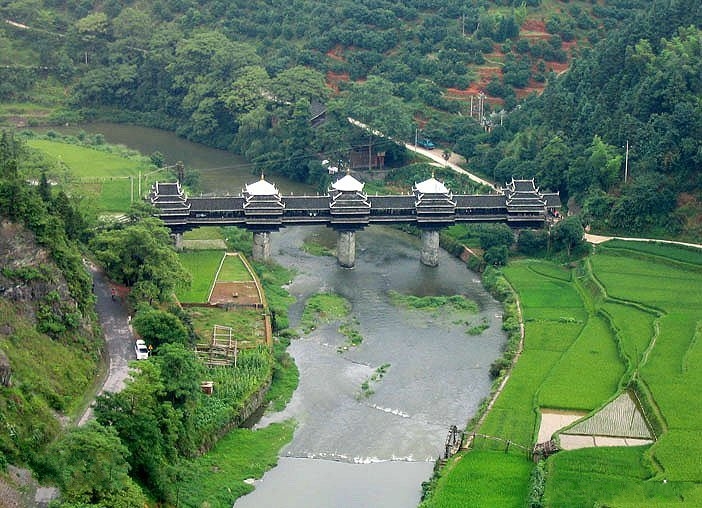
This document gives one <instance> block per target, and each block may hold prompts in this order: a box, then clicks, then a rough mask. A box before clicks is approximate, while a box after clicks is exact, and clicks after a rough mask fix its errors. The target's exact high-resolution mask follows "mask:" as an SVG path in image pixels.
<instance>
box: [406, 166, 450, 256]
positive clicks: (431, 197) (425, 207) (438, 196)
mask: <svg viewBox="0 0 702 508" xmlns="http://www.w3.org/2000/svg"><path fill="white" fill-rule="evenodd" d="M412 192H413V193H414V198H415V200H414V206H415V209H416V213H417V226H419V229H420V230H421V232H422V251H421V253H420V256H419V260H420V261H421V262H422V264H424V265H427V266H438V264H439V230H440V229H442V228H445V227H447V226H451V225H453V224H454V223H455V218H456V202H455V201H454V199H453V194H452V193H451V191H450V190H448V189H447V188H446V186H445V185H444V184H443V183H441V182H439V181H438V180H436V179H435V178H434V175H432V176H431V178H429V179H428V180H424V181H423V182H420V183H415V184H414V187H413V188H412Z"/></svg>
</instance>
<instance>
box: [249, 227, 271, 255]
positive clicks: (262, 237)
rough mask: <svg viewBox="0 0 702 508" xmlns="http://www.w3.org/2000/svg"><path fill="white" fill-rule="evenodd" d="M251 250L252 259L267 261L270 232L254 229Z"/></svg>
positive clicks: (269, 250)
mask: <svg viewBox="0 0 702 508" xmlns="http://www.w3.org/2000/svg"><path fill="white" fill-rule="evenodd" d="M251 250H252V255H253V256H252V257H253V259H254V261H263V262H265V261H269V260H270V259H271V232H270V231H254V232H253V246H252V249H251Z"/></svg>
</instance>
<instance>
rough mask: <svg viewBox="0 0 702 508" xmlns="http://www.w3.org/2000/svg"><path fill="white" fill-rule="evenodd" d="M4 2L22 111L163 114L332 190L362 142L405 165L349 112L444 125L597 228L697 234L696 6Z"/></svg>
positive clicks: (384, 127)
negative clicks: (329, 176) (330, 175)
mask: <svg viewBox="0 0 702 508" xmlns="http://www.w3.org/2000/svg"><path fill="white" fill-rule="evenodd" d="M0 13H1V14H2V18H3V20H5V21H4V23H3V24H2V28H0V48H1V49H2V51H1V52H0V65H3V67H2V68H0V75H1V76H2V80H1V81H0V100H1V101H2V103H3V104H4V105H3V107H2V110H1V111H0V115H1V116H2V118H4V119H5V121H6V122H10V123H11V122H14V123H15V124H16V125H22V124H23V123H24V124H27V123H29V124H31V123H32V122H47V121H49V122H60V123H65V122H71V123H73V122H78V121H84V120H90V119H94V118H103V119H111V120H117V121H124V122H136V123H141V124H146V125H152V126H159V127H163V128H167V129H171V130H175V131H176V132H178V133H179V134H181V135H183V136H185V137H188V138H189V139H192V140H195V141H199V142H203V143H207V144H209V145H212V146H217V147H221V148H226V149H229V150H232V151H234V152H237V153H241V154H243V155H244V156H246V157H247V158H248V159H249V160H251V161H254V162H256V163H257V164H258V168H257V169H258V170H261V171H265V172H266V173H283V174H286V175H288V176H291V177H293V178H295V179H298V180H301V181H308V182H312V183H320V182H321V183H322V185H324V184H325V182H324V174H325V171H324V169H323V168H322V167H321V165H320V163H319V161H320V160H322V159H329V160H345V159H347V158H348V157H349V152H350V151H351V150H353V149H359V150H360V149H365V150H368V148H367V147H370V150H373V151H376V152H385V154H386V155H385V162H386V163H387V164H395V163H399V162H402V161H403V160H404V150H402V149H400V148H399V147H397V146H395V145H393V144H389V143H387V142H384V141H383V140H382V139H378V138H374V136H368V135H367V133H365V132H363V131H362V130H360V129H358V128H354V127H352V126H350V125H349V124H348V122H347V121H346V118H347V117H348V116H353V117H355V118H357V119H358V120H360V121H362V122H365V123H367V124H370V125H372V126H373V127H375V128H376V129H377V130H379V131H381V132H383V133H385V134H387V135H389V136H392V137H393V138H395V139H402V140H406V141H409V140H412V139H414V138H415V137H416V136H418V135H420V133H421V135H422V136H427V137H430V138H432V139H433V140H434V141H435V142H438V143H439V145H440V146H441V147H442V148H444V149H447V150H455V151H457V152H458V153H460V154H462V155H464V156H466V157H467V158H468V165H469V167H470V169H471V170H473V171H476V172H478V173H481V174H483V175H484V176H486V177H488V178H493V179H495V180H497V181H498V182H499V181H504V180H507V179H509V178H511V176H529V177H531V176H536V177H537V178H538V182H539V184H540V185H541V186H542V187H544V188H551V189H557V190H560V191H561V192H562V193H563V197H564V198H566V200H567V199H568V198H572V199H571V201H570V208H571V210H575V211H578V210H580V209H582V211H583V213H584V218H585V221H586V222H587V223H589V224H592V225H593V226H595V227H597V228H598V229H600V230H602V229H605V230H618V229H622V228H623V227H626V228H627V229H629V230H631V229H632V228H633V229H634V231H633V232H634V233H641V234H643V233H651V232H654V233H657V234H661V235H666V236H687V237H695V236H696V235H697V236H698V235H699V228H700V224H699V216H700V204H699V203H700V190H699V168H700V155H699V153H700V145H699V143H700V141H699V140H700V135H699V133H700V128H701V127H700V125H701V123H702V120H701V119H700V118H701V117H702V114H701V113H700V105H699V96H700V83H699V75H700V72H699V65H700V64H699V61H700V58H699V56H700V55H699V52H700V50H699V47H700V42H699V41H700V32H699V30H700V18H699V14H698V13H697V10H696V9H690V8H689V2H686V1H682V0H656V1H654V2H648V1H643V0H604V1H592V0H591V1H586V0H572V1H561V0H528V1H512V0H472V1H448V2H443V1H442V2H438V1H433V0H418V1H408V2H391V1H385V0H375V1H360V2H352V1H350V0H339V1H336V2H333V3H332V4H329V3H323V4H320V3H319V2H310V1H304V0H297V1H293V2H277V1H272V0H267V1H261V0H256V1H248V2H239V1H235V2H219V1H204V0H203V1H201V2H197V3H195V2H191V1H188V0H184V1H178V2H165V1H158V2H128V1H120V0H113V1H109V2H100V3H93V2H63V3H55V2H49V1H46V0H41V1H37V2H32V3H29V2H25V1H21V0H19V1H14V2H2V3H1V4H0ZM680 30H682V31H680ZM542 92H543V93H542ZM320 111H325V112H326V116H325V121H324V122H310V119H311V118H312V117H315V116H316V115H317V114H318V113H319V112H320ZM627 141H628V144H629V147H630V150H629V151H628V156H627V151H626V148H625V147H626V146H627ZM363 147H366V148H363ZM625 173H626V175H625ZM625 180H626V181H625ZM630 232H631V231H630Z"/></svg>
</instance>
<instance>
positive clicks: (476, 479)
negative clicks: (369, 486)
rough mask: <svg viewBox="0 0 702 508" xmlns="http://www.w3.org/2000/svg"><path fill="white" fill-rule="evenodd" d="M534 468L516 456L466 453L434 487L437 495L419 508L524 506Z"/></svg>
mask: <svg viewBox="0 0 702 508" xmlns="http://www.w3.org/2000/svg"><path fill="white" fill-rule="evenodd" d="M532 467H533V465H532V464H531V463H529V462H528V461H526V460H524V458H523V457H521V456H517V455H513V454H505V453H501V454H499V455H498V454H496V453H494V452H486V451H479V450H476V451H472V452H470V453H466V454H463V455H461V459H460V460H455V461H451V462H450V463H449V464H448V465H447V466H446V467H445V469H444V471H443V472H442V475H441V478H439V479H438V480H435V482H436V483H435V485H432V486H431V487H432V488H434V489H436V492H437V495H435V496H433V497H432V498H430V499H428V500H425V501H424V502H422V504H421V505H420V506H421V507H422V508H453V507H456V506H500V507H505V508H506V507H521V506H524V500H525V499H526V497H527V492H528V479H529V473H530V472H531V469H532ZM427 487H429V486H428V485H425V488H427Z"/></svg>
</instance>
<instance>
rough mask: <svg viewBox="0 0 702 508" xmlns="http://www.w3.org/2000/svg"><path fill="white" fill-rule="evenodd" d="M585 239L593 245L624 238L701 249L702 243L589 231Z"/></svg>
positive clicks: (628, 240) (630, 240) (632, 240)
mask: <svg viewBox="0 0 702 508" xmlns="http://www.w3.org/2000/svg"><path fill="white" fill-rule="evenodd" d="M585 240H586V241H588V242H590V243H593V244H595V245H597V244H599V243H603V242H606V241H608V240H626V241H627V242H658V243H670V244H673V245H684V246H686V247H697V248H698V249H702V244H699V243H687V242H676V241H674V240H658V239H657V238H627V237H623V236H603V235H591V234H590V233H585Z"/></svg>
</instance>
